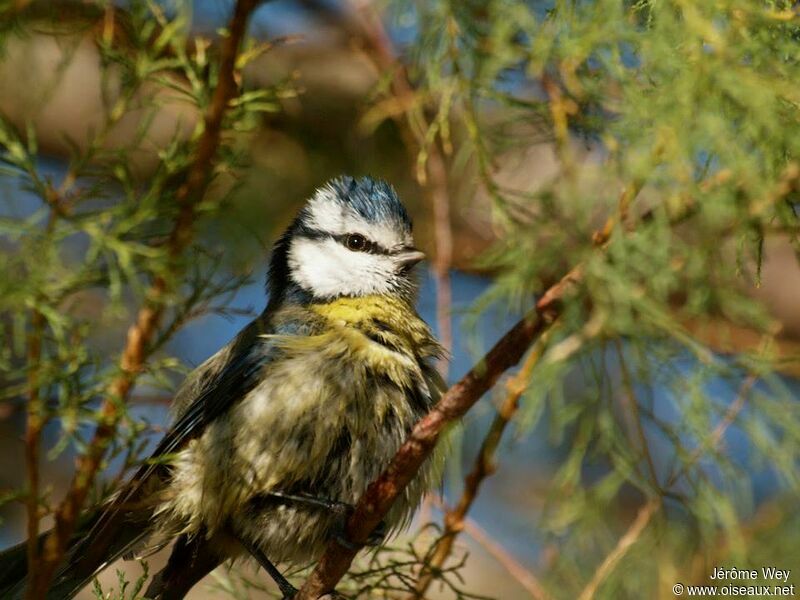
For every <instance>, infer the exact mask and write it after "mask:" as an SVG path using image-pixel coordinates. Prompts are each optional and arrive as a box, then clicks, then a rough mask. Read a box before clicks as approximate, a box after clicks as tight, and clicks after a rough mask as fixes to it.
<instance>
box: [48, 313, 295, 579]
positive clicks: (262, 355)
mask: <svg viewBox="0 0 800 600" xmlns="http://www.w3.org/2000/svg"><path fill="white" fill-rule="evenodd" d="M276 329H277V331H276ZM307 330H308V327H307V326H301V325H298V324H296V323H291V322H284V323H282V324H281V325H280V326H279V327H277V328H274V327H271V326H269V325H268V324H267V321H266V320H265V319H256V320H255V321H253V322H252V323H250V325H248V326H247V327H246V328H245V329H243V330H242V331H241V332H240V333H239V335H238V336H236V338H235V339H234V340H233V341H232V342H231V343H230V344H228V346H226V347H225V348H223V349H222V350H220V351H219V352H218V353H217V354H215V355H214V356H213V357H212V358H210V359H209V360H207V361H206V362H205V363H203V364H202V365H201V366H200V367H198V368H197V369H196V370H195V371H193V372H192V373H191V374H190V375H189V376H188V377H187V378H186V381H185V383H184V384H183V386H181V389H180V390H179V391H178V392H177V394H176V397H175V401H176V402H177V403H178V404H179V405H180V406H179V407H178V411H177V412H178V417H177V419H176V420H175V422H174V424H173V425H172V427H170V429H169V431H168V432H167V434H166V435H165V436H164V438H163V439H162V440H161V441H160V442H159V444H158V446H157V447H156V449H155V450H154V452H153V453H152V455H151V457H150V459H149V460H148V461H147V462H145V463H144V464H143V465H142V466H141V467H140V468H139V470H138V471H137V472H136V474H135V475H134V476H133V477H132V478H131V480H130V481H129V482H128V483H127V484H126V485H125V487H124V488H123V489H122V490H120V492H119V493H117V494H116V495H115V496H114V497H113V498H112V499H111V500H110V501H109V502H107V503H106V504H105V505H104V506H102V507H101V508H100V509H99V514H98V515H97V519H96V521H95V522H94V524H93V526H92V527H91V529H90V531H89V532H88V534H87V535H85V536H84V537H82V539H80V541H79V542H78V543H77V544H75V546H74V547H73V548H71V549H70V553H69V557H68V559H67V561H66V564H65V565H64V568H63V569H62V572H61V573H62V575H64V576H67V575H69V577H70V578H72V579H73V580H75V581H78V580H81V581H85V580H87V578H91V576H93V575H94V573H95V572H96V571H97V570H99V569H101V568H103V566H105V565H106V564H109V563H110V562H112V561H113V560H115V559H117V558H119V557H120V556H122V555H123V554H125V553H127V552H129V551H130V550H131V548H133V547H135V546H136V545H137V544H139V543H141V540H142V539H143V538H144V537H145V535H146V532H147V531H146V526H147V524H148V523H149V519H150V513H151V512H152V510H153V507H152V506H147V503H141V501H142V500H143V499H145V498H146V497H147V496H148V495H149V494H150V493H151V492H153V491H155V490H157V489H158V488H159V487H161V485H163V481H164V480H165V479H166V478H167V476H168V473H169V471H168V465H169V457H170V456H171V455H173V454H174V453H175V452H178V451H180V450H181V449H182V448H183V447H184V446H185V445H186V444H187V443H188V442H189V441H191V440H193V439H195V438H197V437H199V436H200V435H202V433H203V431H204V430H205V428H206V425H208V424H209V423H210V422H211V421H213V420H214V419H215V418H217V417H218V416H219V415H220V414H222V413H224V412H225V410H227V409H228V408H229V407H230V405H231V404H233V403H235V402H237V401H238V400H240V399H242V398H243V397H244V396H246V395H247V394H248V393H249V392H250V391H251V390H252V389H253V388H254V387H255V386H256V385H257V384H258V383H259V381H260V380H261V373H262V371H263V369H264V367H265V366H266V365H267V364H268V363H269V362H270V361H271V360H273V359H274V357H275V356H276V354H277V352H278V351H277V349H276V347H275V344H274V342H272V340H271V339H270V338H269V337H263V336H264V334H269V333H280V334H284V335H303V334H305V333H307ZM142 504H144V505H145V506H144V508H136V507H137V506H138V507H141V506H142ZM133 524H138V525H137V527H138V531H139V532H140V535H138V536H130V538H129V540H130V541H129V543H124V544H120V543H118V542H117V541H115V540H118V539H119V537H120V535H119V534H120V531H124V530H125V529H126V528H130V527H131V525H133ZM76 573H78V574H80V575H81V576H80V577H78V578H75V577H74V575H75V574H76Z"/></svg>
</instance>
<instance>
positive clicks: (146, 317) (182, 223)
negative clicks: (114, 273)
mask: <svg viewBox="0 0 800 600" xmlns="http://www.w3.org/2000/svg"><path fill="white" fill-rule="evenodd" d="M257 5H258V1H257V0H238V2H237V3H236V7H235V8H234V12H233V16H232V17H231V20H230V23H229V26H228V35H227V37H226V38H225V40H224V42H223V44H222V48H221V55H220V68H219V80H218V82H217V86H216V88H215V89H214V94H213V96H212V99H211V103H210V105H209V107H208V109H207V112H206V115H205V118H204V121H205V128H204V130H203V134H202V136H201V137H200V139H199V140H198V144H197V150H196V153H195V156H194V160H193V162H192V164H191V166H190V168H189V171H188V173H187V175H186V179H185V180H184V182H183V184H182V185H181V186H180V188H178V191H177V194H176V202H177V203H178V208H179V211H178V216H177V218H176V220H175V223H174V225H173V228H172V231H171V233H170V236H169V239H168V242H167V245H168V251H169V256H170V258H171V260H170V263H169V265H168V268H167V275H175V274H177V273H178V272H179V271H180V267H179V261H178V258H179V257H180V255H181V254H182V252H183V251H184V250H185V249H186V247H187V246H188V245H189V243H190V242H191V239H192V235H193V229H194V227H193V224H194V220H195V216H196V210H195V209H196V206H197V204H198V202H199V201H200V199H201V198H202V196H203V194H204V192H205V190H206V188H207V186H208V182H209V180H210V174H211V173H212V171H213V169H212V167H213V162H214V156H215V155H216V153H217V150H218V148H219V145H220V137H221V131H222V123H223V117H224V115H225V111H226V110H227V108H228V105H229V102H230V100H231V99H232V98H233V97H234V96H235V95H236V93H237V84H236V81H235V78H234V74H235V69H236V57H237V55H238V52H239V47H240V45H241V42H242V40H243V39H244V36H245V32H246V30H247V22H248V19H249V17H250V14H251V13H252V12H253V10H254V9H255V8H256V6H257ZM171 285H172V284H171V283H169V282H168V279H167V277H165V276H164V275H160V276H158V277H156V278H155V280H154V282H153V284H152V285H151V287H150V289H149V290H148V292H147V294H146V297H145V302H144V305H143V306H142V307H141V308H140V309H139V312H138V315H137V317H136V321H135V322H134V324H133V325H131V326H130V328H129V329H128V333H127V339H126V344H125V348H124V350H123V352H122V357H121V359H120V372H119V374H118V375H117V376H116V377H115V378H114V380H113V381H112V382H111V384H110V385H109V389H108V393H107V396H106V398H105V400H104V401H103V403H102V405H101V407H100V411H99V416H98V426H97V428H96V429H95V432H94V435H93V437H92V439H91V441H90V442H89V444H88V446H87V448H86V450H85V451H84V452H83V454H81V455H80V456H79V457H78V458H77V460H76V470H75V475H74V476H73V479H72V482H71V484H70V487H69V490H68V491H67V494H66V496H65V497H64V499H63V501H62V502H61V504H60V505H59V507H58V509H57V510H56V513H55V527H54V528H53V530H52V531H51V533H50V534H49V535H48V536H47V539H46V542H45V545H44V548H43V552H42V556H41V557H40V562H39V564H38V565H36V566H37V569H36V573H33V572H31V574H30V577H29V582H30V583H29V587H28V590H27V597H28V598H30V599H35V598H42V597H44V596H45V593H46V591H47V588H48V587H49V585H50V581H51V580H52V578H53V575H54V573H55V570H56V568H57V567H58V564H59V563H60V562H61V560H62V559H63V557H64V553H65V552H66V549H67V547H68V543H69V539H70V537H71V535H72V533H73V532H74V530H75V525H76V522H77V519H78V515H79V513H80V511H81V509H82V508H83V505H84V503H85V501H86V498H87V496H88V494H89V491H90V490H91V488H92V485H93V483H94V480H95V477H96V476H97V473H98V471H99V470H100V467H101V465H102V462H103V459H104V457H105V454H106V450H107V448H108V446H109V444H110V443H111V441H112V440H113V437H114V434H115V432H116V427H117V423H118V422H119V419H120V418H121V412H120V404H121V403H122V402H124V401H125V399H126V398H127V396H128V394H129V392H130V390H131V388H132V387H133V385H134V383H135V381H136V378H137V377H138V375H139V373H140V372H141V371H142V368H143V366H144V363H145V360H146V358H147V356H148V347H149V345H150V342H151V340H152V338H153V335H154V334H155V332H156V330H157V328H158V324H159V322H160V320H161V316H162V314H163V311H164V299H165V296H166V295H167V293H168V292H169V291H170V287H171ZM32 566H34V565H32Z"/></svg>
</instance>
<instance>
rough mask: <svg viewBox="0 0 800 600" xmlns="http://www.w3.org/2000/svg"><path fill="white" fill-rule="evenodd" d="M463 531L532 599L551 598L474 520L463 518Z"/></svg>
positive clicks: (536, 579) (539, 583)
mask: <svg viewBox="0 0 800 600" xmlns="http://www.w3.org/2000/svg"><path fill="white" fill-rule="evenodd" d="M464 533H466V534H467V535H468V536H469V537H471V538H472V539H474V540H475V541H476V542H478V543H479V544H480V545H481V546H483V547H484V548H485V549H486V551H487V552H488V553H489V554H491V555H492V557H493V558H494V559H495V560H496V561H497V562H498V563H499V564H500V565H501V566H502V567H503V568H504V569H505V570H506V571H507V572H508V574H509V575H511V576H512V577H513V578H514V579H515V580H516V581H517V582H518V583H519V584H520V585H521V586H522V587H523V588H525V590H526V591H527V592H528V593H529V594H530V595H531V598H533V599H534V600H551V598H552V596H551V595H550V594H549V593H548V592H547V590H546V589H544V586H543V585H542V583H541V582H540V581H539V579H538V577H536V576H535V575H534V574H533V573H531V572H530V570H529V569H526V568H525V567H524V566H523V565H522V564H520V562H519V561H518V560H517V559H516V558H514V557H513V556H511V554H509V552H508V550H506V549H505V548H504V547H503V546H502V544H499V543H498V542H497V541H495V540H494V539H492V537H491V536H490V535H489V534H488V533H487V532H486V531H484V530H483V528H482V527H480V526H479V525H478V524H477V523H476V522H475V521H473V520H472V519H470V518H469V517H467V518H466V519H464Z"/></svg>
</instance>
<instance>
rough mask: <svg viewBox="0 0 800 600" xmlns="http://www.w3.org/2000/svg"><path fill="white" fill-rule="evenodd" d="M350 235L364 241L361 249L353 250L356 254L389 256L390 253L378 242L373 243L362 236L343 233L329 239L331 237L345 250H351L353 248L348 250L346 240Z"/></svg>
mask: <svg viewBox="0 0 800 600" xmlns="http://www.w3.org/2000/svg"><path fill="white" fill-rule="evenodd" d="M352 235H358V236H360V237H362V238H363V239H364V243H365V245H364V247H363V248H359V249H358V250H355V251H357V252H366V253H368V254H391V252H389V250H387V249H386V248H384V247H383V246H381V245H380V244H379V243H378V242H375V241H373V240H371V239H369V238H368V237H367V236H365V235H362V234H352V233H343V234H339V235H331V236H330V237H332V238H333V239H335V240H336V241H337V242H339V243H340V244H342V245H343V246H344V247H345V248H348V249H350V250H353V248H350V246H349V245H348V239H349V238H350V236H352Z"/></svg>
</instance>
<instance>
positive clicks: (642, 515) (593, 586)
mask: <svg viewBox="0 0 800 600" xmlns="http://www.w3.org/2000/svg"><path fill="white" fill-rule="evenodd" d="M660 506H661V498H659V497H656V498H653V499H651V500H648V501H647V502H646V503H645V504H644V505H643V506H642V507H641V508H640V509H639V512H638V513H637V514H636V518H635V519H634V520H633V522H632V523H631V524H630V527H628V530H627V531H626V532H625V534H624V535H623V536H622V537H621V538H619V541H618V542H617V545H616V546H614V549H613V550H612V551H611V552H610V553H609V554H608V556H606V557H605V559H604V560H603V562H602V563H600V566H599V567H597V570H595V572H594V575H593V576H592V578H591V580H590V581H589V583H587V584H586V587H584V588H583V591H581V594H580V596H578V600H591V599H592V598H594V595H595V594H596V593H597V590H598V588H599V587H600V585H601V584H602V583H603V582H604V581H605V580H606V578H607V577H608V576H609V575H610V574H611V573H612V571H613V570H614V569H615V568H616V566H617V564H618V563H619V561H620V560H622V558H623V557H624V556H625V554H626V553H627V552H628V549H630V547H631V546H633V545H634V544H635V543H636V540H638V539H639V537H640V536H641V535H642V532H643V531H644V530H645V527H647V524H648V523H650V519H651V518H652V517H653V515H654V514H655V512H656V511H657V510H658V508H659V507H660Z"/></svg>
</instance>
